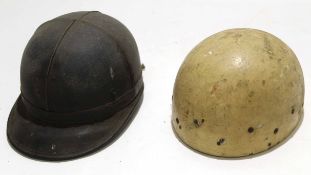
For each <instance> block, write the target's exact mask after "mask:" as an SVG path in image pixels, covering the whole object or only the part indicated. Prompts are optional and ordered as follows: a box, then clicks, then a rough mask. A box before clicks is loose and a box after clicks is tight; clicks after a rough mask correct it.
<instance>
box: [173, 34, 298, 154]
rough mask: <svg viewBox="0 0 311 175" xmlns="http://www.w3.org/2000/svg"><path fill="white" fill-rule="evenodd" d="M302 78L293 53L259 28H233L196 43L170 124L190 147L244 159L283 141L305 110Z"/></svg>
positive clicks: (176, 91) (181, 72)
mask: <svg viewBox="0 0 311 175" xmlns="http://www.w3.org/2000/svg"><path fill="white" fill-rule="evenodd" d="M303 102H304V80H303V74H302V70H301V67H300V64H299V62H298V60H297V57H296V56H295V54H294V52H293V51H292V50H291V49H290V48H289V47H288V46H287V45H286V44H285V43H284V42H282V41H281V40H280V39H278V38H277V37H275V36H273V35H271V34H269V33H266V32H263V31H260V30H255V29H230V30H226V31H222V32H219V33H216V34H214V35H212V36H210V37H208V38H207V39H205V40H204V41H202V42H201V43H200V44H199V45H197V46H196V47H195V48H194V49H193V50H192V51H191V52H190V53H189V55H188V56H187V58H186V59H185V60H184V62H183V64H182V65H181V67H180V69H179V72H178V74H177V77H176V81H175V86H174V92H173V115H172V125H173V129H174V130H175V133H176V135H177V136H178V137H179V138H180V139H181V141H182V142H184V143H185V144H186V145H188V146H190V147H191V148H193V149H195V150H197V151H200V152H203V153H206V154H209V155H213V156H220V157H242V156H248V155H252V154H256V153H259V152H263V151H265V150H268V149H269V148H271V147H273V146H275V145H277V144H279V143H280V142H282V141H283V140H285V139H286V138H287V137H289V135H290V134H291V133H292V132H293V131H294V130H295V128H296V127H297V126H298V124H299V122H300V120H301V119H302V115H303Z"/></svg>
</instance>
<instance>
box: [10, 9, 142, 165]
mask: <svg viewBox="0 0 311 175" xmlns="http://www.w3.org/2000/svg"><path fill="white" fill-rule="evenodd" d="M20 76H21V94H20V96H19V97H18V99H17V101H16V103H15V105H14V106H13V108H12V110H11V113H10V116H9V120H8V123H7V136H8V140H9V142H10V143H11V145H12V146H13V147H14V148H15V149H16V150H18V151H20V152H21V153H23V154H25V155H27V156H30V157H32V158H38V159H44V160H65V159H71V158H76V157H80V156H83V155H86V154H88V153H91V152H93V151H95V150H97V149H99V148H102V147H103V146H106V145H108V144H109V143H112V141H113V140H115V139H116V138H117V137H118V136H119V135H120V133H122V131H124V129H125V128H126V127H127V126H128V125H129V123H130V121H131V119H132V118H133V117H134V116H135V114H136V112H137V110H138V108H139V107H140V104H141V101H142V98H143V96H142V94H143V79H142V70H141V63H140V58H139V53H138V49H137V45H136V43H135V40H134V38H133V36H132V34H131V33H130V32H129V31H128V29H127V28H126V27H125V26H124V25H122V24H121V23H120V22H119V21H117V20H116V19H114V18H112V17H110V16H107V15H104V14H102V13H100V12H93V11H91V12H74V13H69V14H66V15H63V16H60V17H57V18H55V19H53V20H50V21H47V22H45V23H44V24H42V25H41V26H40V27H39V28H38V29H37V30H36V31H35V33H34V34H33V36H32V37H31V39H30V41H29V42H28V44H27V47H26V49H25V51H24V54H23V58H22V62H21V74H20Z"/></svg>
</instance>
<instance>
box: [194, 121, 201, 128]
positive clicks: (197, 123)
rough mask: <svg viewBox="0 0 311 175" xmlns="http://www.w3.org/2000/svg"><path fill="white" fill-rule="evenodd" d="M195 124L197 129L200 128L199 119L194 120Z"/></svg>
mask: <svg viewBox="0 0 311 175" xmlns="http://www.w3.org/2000/svg"><path fill="white" fill-rule="evenodd" d="M193 123H194V125H195V127H199V126H200V125H199V122H198V120H197V119H193Z"/></svg>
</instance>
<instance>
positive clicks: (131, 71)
mask: <svg viewBox="0 0 311 175" xmlns="http://www.w3.org/2000/svg"><path fill="white" fill-rule="evenodd" d="M79 22H81V23H85V24H88V25H90V26H93V27H94V28H96V29H98V30H99V31H101V32H103V33H104V34H106V35H108V36H109V37H110V38H111V39H113V40H116V39H115V37H113V35H111V34H110V33H109V32H107V31H105V30H104V29H103V28H102V27H100V26H97V25H95V24H92V23H90V22H87V21H83V20H80V21H79ZM116 45H117V48H118V49H119V50H120V52H121V53H122V55H124V56H125V57H127V55H126V54H125V52H124V50H123V48H122V47H121V46H120V44H119V43H118V42H116ZM124 62H125V64H126V69H127V70H128V71H129V72H130V82H131V85H132V87H134V86H135V83H133V82H134V72H133V70H132V69H131V66H130V63H129V62H128V60H127V59H124Z"/></svg>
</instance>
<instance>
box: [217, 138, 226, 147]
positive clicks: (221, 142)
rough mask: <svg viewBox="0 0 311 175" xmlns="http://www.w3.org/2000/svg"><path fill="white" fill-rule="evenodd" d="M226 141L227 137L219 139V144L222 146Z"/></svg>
mask: <svg viewBox="0 0 311 175" xmlns="http://www.w3.org/2000/svg"><path fill="white" fill-rule="evenodd" d="M224 142H225V139H224V138H221V139H219V140H218V142H217V145H218V146H220V145H222V144H223V143H224Z"/></svg>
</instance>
